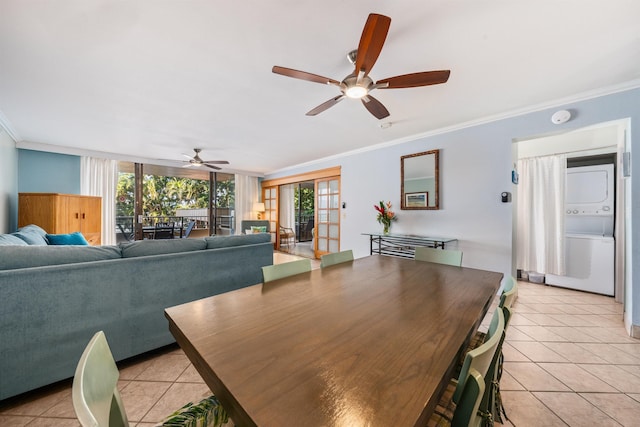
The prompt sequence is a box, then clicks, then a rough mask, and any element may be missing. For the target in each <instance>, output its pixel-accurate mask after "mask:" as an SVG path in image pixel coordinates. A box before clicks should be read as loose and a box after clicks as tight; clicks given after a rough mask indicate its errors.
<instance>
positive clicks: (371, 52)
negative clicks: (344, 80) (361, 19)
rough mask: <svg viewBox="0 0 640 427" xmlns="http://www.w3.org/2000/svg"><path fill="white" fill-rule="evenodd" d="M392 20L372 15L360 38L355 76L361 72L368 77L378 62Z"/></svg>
mask: <svg viewBox="0 0 640 427" xmlns="http://www.w3.org/2000/svg"><path fill="white" fill-rule="evenodd" d="M390 25H391V18H389V17H388V16H384V15H378V14H376V13H371V14H370V15H369V18H367V23H366V24H365V25H364V29H363V30H362V36H360V44H359V45H358V53H357V55H356V70H355V74H358V73H359V72H360V71H362V72H364V75H365V76H366V75H367V74H369V71H371V69H372V68H373V65H374V64H375V63H376V61H377V60H378V56H380V52H381V51H382V46H383V45H384V41H385V40H386V39H387V33H388V32H389V26H390Z"/></svg>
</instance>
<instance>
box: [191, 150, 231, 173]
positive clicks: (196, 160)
mask: <svg viewBox="0 0 640 427" xmlns="http://www.w3.org/2000/svg"><path fill="white" fill-rule="evenodd" d="M193 151H195V152H196V154H195V156H193V157H192V156H189V155H187V154H183V156H185V157H186V158H187V159H189V160H183V161H184V162H186V163H187V164H186V165H184V166H183V168H190V167H196V168H199V167H201V166H206V167H208V168H211V169H215V170H221V169H222V168H219V167H218V166H213V165H228V164H229V162H228V161H226V160H202V159H201V158H200V152H201V151H202V149H201V148H194V149H193Z"/></svg>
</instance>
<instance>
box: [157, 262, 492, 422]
mask: <svg viewBox="0 0 640 427" xmlns="http://www.w3.org/2000/svg"><path fill="white" fill-rule="evenodd" d="M501 279H502V274H501V273H495V272H489V271H483V270H476V269H470V268H461V267H452V266H447V265H440V264H432V263H427V262H419V261H414V260H408V259H401V258H394V257H385V256H370V257H366V258H361V259H357V260H355V261H353V262H347V263H344V264H338V265H334V266H331V267H328V268H324V269H318V270H313V271H311V272H310V273H303V274H299V275H296V276H292V277H288V278H285V279H280V280H277V281H273V282H269V283H267V284H264V285H263V284H259V285H255V286H251V287H248V288H244V289H240V290H237V291H233V292H229V293H225V294H221V295H216V296H213V297H210V298H205V299H202V300H198V301H194V302H191V303H187V304H183V305H180V306H176V307H171V308H168V309H167V310H166V313H165V314H166V316H167V318H168V320H169V328H170V330H171V332H172V334H173V335H174V336H175V338H176V340H177V341H178V343H179V344H180V346H181V347H182V349H183V350H184V352H185V353H186V354H187V356H188V357H189V359H190V360H191V361H192V362H193V364H194V366H195V367H196V369H197V370H198V372H199V373H200V375H202V377H203V378H204V380H205V382H206V383H207V385H208V386H209V388H210V389H211V390H212V391H213V392H214V394H215V395H216V396H218V398H219V399H220V401H221V402H222V404H223V406H224V407H225V408H226V409H227V411H228V412H229V414H230V416H231V418H232V419H233V420H234V422H235V423H236V425H237V426H253V425H258V426H265V427H266V426H276V427H280V426H286V425H302V426H305V427H312V426H344V427H346V426H384V427H388V426H392V425H393V426H418V425H424V424H426V420H428V418H429V416H430V414H431V413H432V412H433V409H434V407H435V405H436V403H437V401H438V399H439V396H440V394H441V392H442V390H443V387H444V386H446V384H447V382H448V380H449V377H450V375H451V371H452V369H453V367H454V366H455V364H456V360H457V355H458V354H459V352H460V351H461V349H462V348H463V346H464V344H465V342H466V340H468V338H469V337H470V336H471V334H472V333H474V331H475V330H476V328H477V326H478V324H479V323H480V321H481V320H482V318H483V317H484V313H486V310H487V309H488V307H489V305H490V303H491V301H492V299H493V297H494V296H495V294H496V292H497V290H498V288H499V285H500V281H501Z"/></svg>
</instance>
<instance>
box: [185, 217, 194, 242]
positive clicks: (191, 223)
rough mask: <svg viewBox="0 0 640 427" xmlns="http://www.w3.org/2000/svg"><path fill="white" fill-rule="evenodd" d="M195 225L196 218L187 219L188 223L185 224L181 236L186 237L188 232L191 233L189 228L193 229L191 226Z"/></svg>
mask: <svg viewBox="0 0 640 427" xmlns="http://www.w3.org/2000/svg"><path fill="white" fill-rule="evenodd" d="M195 225H196V220H195V219H192V220H191V221H189V224H187V228H185V230H184V236H182V238H183V239H186V238H187V237H189V234H191V230H193V227H194V226H195Z"/></svg>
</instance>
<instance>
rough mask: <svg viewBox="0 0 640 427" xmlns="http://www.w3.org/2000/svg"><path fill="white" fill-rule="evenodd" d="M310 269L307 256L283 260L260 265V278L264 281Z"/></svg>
mask: <svg viewBox="0 0 640 427" xmlns="http://www.w3.org/2000/svg"><path fill="white" fill-rule="evenodd" d="M307 271H311V260H310V259H308V258H305V259H299V260H296V261H290V262H285V263H283V264H275V265H267V266H264V267H262V280H263V281H264V283H267V282H271V281H274V280H278V279H282V278H283V277H289V276H293V275H294V274H300V273H306V272H307Z"/></svg>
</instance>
